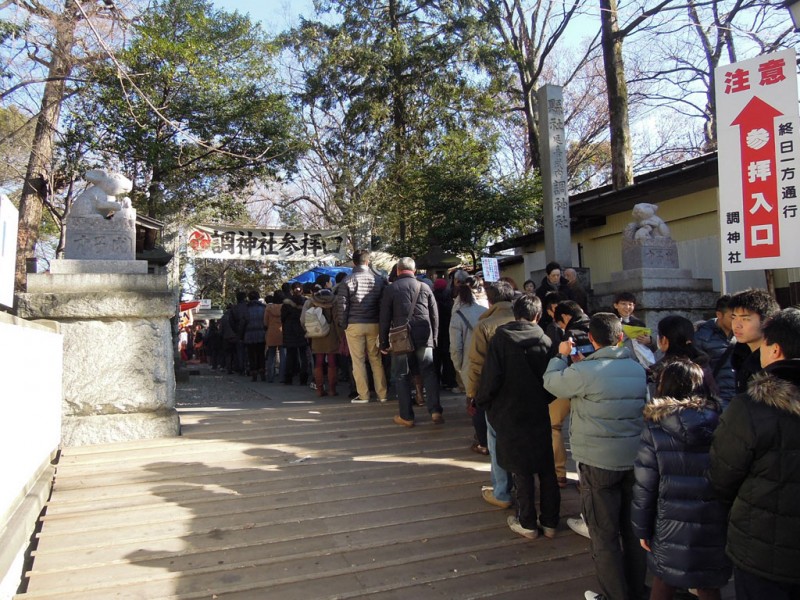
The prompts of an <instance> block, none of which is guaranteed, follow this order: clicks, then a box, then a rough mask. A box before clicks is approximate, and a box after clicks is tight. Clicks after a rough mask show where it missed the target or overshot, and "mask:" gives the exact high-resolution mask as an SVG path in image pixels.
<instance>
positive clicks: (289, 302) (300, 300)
mask: <svg viewBox="0 0 800 600" xmlns="http://www.w3.org/2000/svg"><path fill="white" fill-rule="evenodd" d="M295 298H297V300H295ZM283 303H284V304H285V305H286V306H289V307H291V308H303V304H305V303H306V297H305V296H289V297H288V298H284V299H283Z"/></svg>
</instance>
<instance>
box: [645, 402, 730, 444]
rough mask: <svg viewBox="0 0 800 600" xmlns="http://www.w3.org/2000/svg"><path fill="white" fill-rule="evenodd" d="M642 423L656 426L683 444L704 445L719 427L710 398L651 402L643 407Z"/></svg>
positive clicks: (714, 405)
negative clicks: (645, 422) (646, 422)
mask: <svg viewBox="0 0 800 600" xmlns="http://www.w3.org/2000/svg"><path fill="white" fill-rule="evenodd" d="M643 414H644V419H645V421H649V422H651V423H655V424H657V425H658V426H659V427H661V429H663V430H664V431H665V432H666V433H668V434H669V435H670V436H672V437H674V438H676V439H679V440H681V441H682V442H684V443H686V444H691V445H696V444H706V443H710V442H711V436H712V435H713V433H714V430H715V429H716V428H717V425H718V424H719V404H718V403H717V401H716V400H714V399H713V398H704V397H702V396H692V397H690V398H684V399H683V400H677V399H675V398H670V397H668V396H665V397H661V398H654V399H653V400H652V402H650V403H648V404H646V405H645V407H644V411H643Z"/></svg>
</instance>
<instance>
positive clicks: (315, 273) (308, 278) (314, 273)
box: [289, 266, 353, 283]
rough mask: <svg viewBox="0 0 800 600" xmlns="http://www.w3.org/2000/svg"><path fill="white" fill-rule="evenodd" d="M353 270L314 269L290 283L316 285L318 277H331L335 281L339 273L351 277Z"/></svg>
mask: <svg viewBox="0 0 800 600" xmlns="http://www.w3.org/2000/svg"><path fill="white" fill-rule="evenodd" d="M352 270H353V268H352V267H325V266H319V267H314V268H313V269H309V270H308V271H305V272H303V273H300V275H298V276H297V277H294V278H293V279H290V280H289V283H295V282H296V281H298V282H300V283H314V282H315V281H316V280H317V277H319V276H320V275H330V276H331V279H334V278H335V277H336V276H337V275H338V274H339V273H345V274H346V275H349V274H350V273H351V272H352Z"/></svg>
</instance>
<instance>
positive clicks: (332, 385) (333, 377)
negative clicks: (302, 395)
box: [328, 365, 338, 396]
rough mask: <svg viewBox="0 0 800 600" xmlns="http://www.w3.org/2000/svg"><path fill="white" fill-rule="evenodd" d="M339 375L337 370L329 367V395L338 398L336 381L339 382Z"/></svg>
mask: <svg viewBox="0 0 800 600" xmlns="http://www.w3.org/2000/svg"><path fill="white" fill-rule="evenodd" d="M337 376H338V373H337V372H336V369H332V368H331V366H330V365H328V394H329V395H331V396H338V394H337V393H336V381H337Z"/></svg>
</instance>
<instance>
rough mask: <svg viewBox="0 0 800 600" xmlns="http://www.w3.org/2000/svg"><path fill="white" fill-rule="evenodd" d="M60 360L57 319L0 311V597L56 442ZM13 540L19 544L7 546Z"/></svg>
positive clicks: (10, 579) (15, 565)
mask: <svg viewBox="0 0 800 600" xmlns="http://www.w3.org/2000/svg"><path fill="white" fill-rule="evenodd" d="M62 364H63V352H62V336H61V334H60V333H58V325H57V324H56V323H53V322H39V323H31V322H27V321H24V320H22V319H17V318H16V317H11V316H10V315H8V314H6V313H0V410H2V412H3V418H2V419H0V456H2V457H3V459H2V461H0V481H1V482H2V485H0V517H1V519H0V531H2V534H3V538H2V540H0V545H3V546H5V547H3V548H2V549H0V551H1V552H2V555H0V559H2V560H1V562H0V580H2V586H0V597H3V595H4V594H5V593H7V591H8V590H7V589H6V588H7V587H8V586H13V584H14V580H15V579H16V580H17V581H18V578H19V575H20V573H18V572H14V570H15V569H17V568H18V561H17V559H16V558H15V557H16V556H17V555H18V554H19V551H21V550H24V548H25V546H26V544H27V540H28V537H29V536H30V533H31V532H32V531H33V527H34V526H35V523H36V519H35V515H38V510H35V511H34V512H35V515H34V517H33V518H32V519H30V518H26V519H24V521H25V522H24V523H22V524H20V522H19V517H20V514H21V512H22V511H23V507H24V510H26V511H28V512H30V510H31V508H32V507H31V506H30V504H31V502H32V501H33V502H34V503H36V502H37V501H36V500H35V499H34V498H33V496H34V492H33V488H34V487H35V484H36V483H37V481H36V480H37V478H38V477H39V476H40V474H41V473H42V469H43V468H44V467H46V466H47V465H48V464H49V462H50V459H51V458H52V457H53V456H54V454H55V452H56V451H57V449H58V446H59V444H60V442H61V373H62ZM39 509H41V507H39ZM26 514H27V513H26ZM20 528H25V529H27V530H28V531H19V529H20ZM11 529H13V531H12V530H11ZM12 543H13V545H14V546H20V547H19V548H17V547H14V548H9V547H7V546H8V545H9V544H12ZM12 559H14V562H12ZM6 576H7V577H6ZM14 589H16V588H15V586H14Z"/></svg>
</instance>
